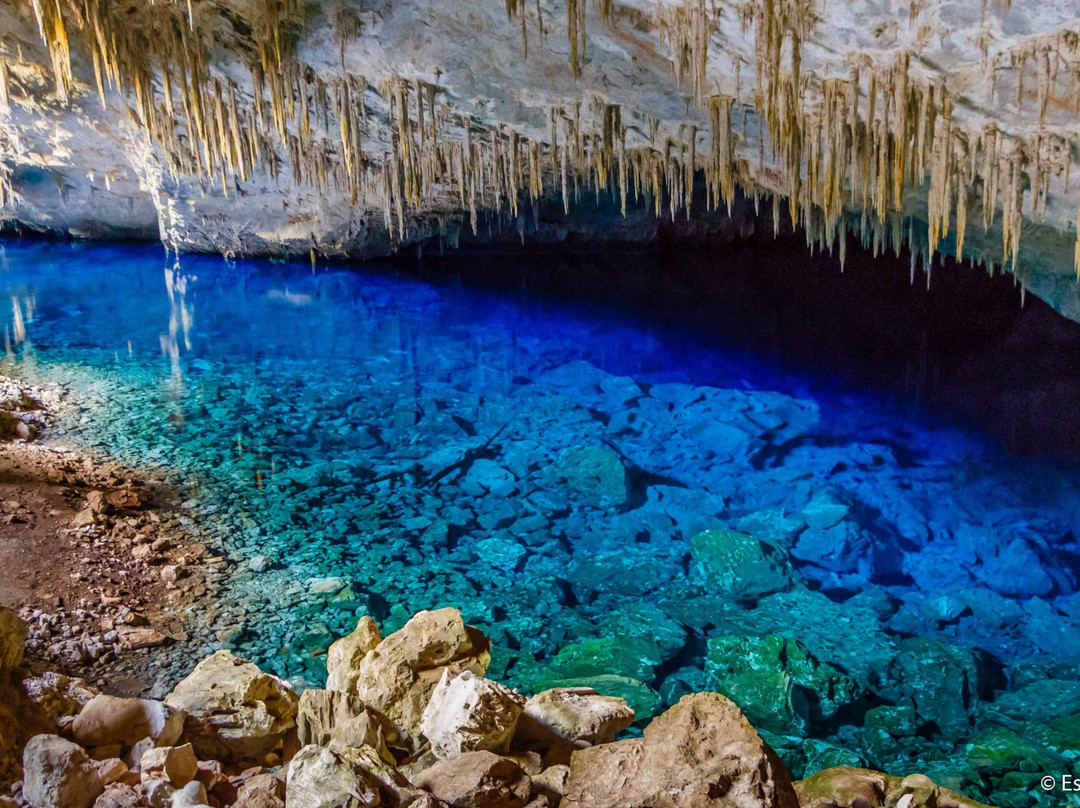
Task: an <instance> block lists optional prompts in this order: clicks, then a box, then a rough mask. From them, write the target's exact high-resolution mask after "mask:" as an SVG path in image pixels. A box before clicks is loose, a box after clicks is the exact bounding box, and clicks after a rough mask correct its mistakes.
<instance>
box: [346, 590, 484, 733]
mask: <svg viewBox="0 0 1080 808" xmlns="http://www.w3.org/2000/svg"><path fill="white" fill-rule="evenodd" d="M490 645H491V644H490V643H489V642H488V640H487V638H486V637H484V635H483V634H481V633H480V632H479V631H477V630H476V629H474V628H472V627H471V626H466V625H465V623H464V621H463V620H462V619H461V612H459V611H458V610H457V609H439V610H438V611H423V612H419V613H417V614H416V615H414V616H413V617H412V619H411V620H409V622H407V623H406V624H405V625H404V626H403V627H402V628H401V629H400V630H399V631H395V632H394V633H393V634H391V635H390V636H388V637H386V638H385V639H384V640H383V641H382V642H380V643H379V645H378V647H377V648H375V650H374V651H370V652H369V653H368V654H367V656H365V657H364V658H363V660H362V661H361V662H360V664H359V665H358V666H357V679H356V694H357V696H359V697H360V700H361V701H362V702H363V703H364V704H365V705H368V706H370V707H373V708H374V709H376V710H378V711H379V712H380V713H382V714H383V715H385V716H386V717H388V718H389V719H390V720H391V721H392V722H393V724H394V726H395V727H396V728H397V730H398V731H399V732H400V733H401V735H402V737H403V739H405V740H407V741H410V742H416V741H417V740H418V739H419V735H420V722H421V719H422V717H423V713H424V708H425V707H426V706H427V703H428V699H429V698H430V696H431V691H433V690H434V689H435V686H436V685H437V684H438V683H439V680H440V679H441V678H442V672H443V669H444V668H447V667H450V668H453V669H454V670H455V671H456V672H460V671H471V672H472V673H475V674H477V675H478V676H482V675H483V674H484V673H485V672H486V671H487V667H488V664H489V663H490V662H491V655H490V653H489V649H490Z"/></svg>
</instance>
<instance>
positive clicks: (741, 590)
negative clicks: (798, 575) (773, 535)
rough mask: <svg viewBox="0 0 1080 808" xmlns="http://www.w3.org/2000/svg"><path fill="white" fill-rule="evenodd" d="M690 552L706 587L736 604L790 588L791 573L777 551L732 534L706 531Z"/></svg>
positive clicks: (766, 543)
mask: <svg viewBox="0 0 1080 808" xmlns="http://www.w3.org/2000/svg"><path fill="white" fill-rule="evenodd" d="M690 552H691V555H692V556H693V559H694V561H695V562H697V564H698V566H699V567H700V569H701V572H702V574H703V575H704V576H705V580H706V581H707V583H708V584H709V585H710V586H712V587H714V588H716V589H717V590H718V591H719V592H720V593H722V594H725V595H728V596H730V597H732V598H735V599H736V600H755V599H757V598H760V597H764V596H765V595H769V594H772V593H773V592H782V591H784V590H786V589H788V588H790V586H791V584H792V581H793V578H794V576H793V571H792V568H791V565H790V564H789V562H788V559H787V554H786V553H785V552H784V550H782V549H781V548H780V547H778V546H776V545H774V544H770V543H768V542H764V541H761V540H760V539H756V538H754V537H753V536H749V535H747V534H746V533H736V532H735V531H733V530H720V529H717V530H706V531H704V532H702V533H698V534H697V535H696V536H694V537H693V538H692V539H691V540H690Z"/></svg>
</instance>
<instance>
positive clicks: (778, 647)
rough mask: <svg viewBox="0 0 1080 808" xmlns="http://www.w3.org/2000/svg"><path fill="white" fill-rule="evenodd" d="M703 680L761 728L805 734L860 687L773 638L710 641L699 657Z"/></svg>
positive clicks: (792, 643) (798, 646)
mask: <svg viewBox="0 0 1080 808" xmlns="http://www.w3.org/2000/svg"><path fill="white" fill-rule="evenodd" d="M705 673H706V682H707V684H708V686H709V687H711V688H715V689H716V690H719V691H720V692H721V693H723V694H724V695H726V696H728V697H729V698H731V699H732V700H734V701H735V702H736V703H737V704H738V705H739V706H740V707H741V708H742V709H743V710H744V711H745V712H746V715H747V716H748V717H749V718H750V720H751V721H753V722H754V725H755V726H757V727H758V728H760V729H763V730H769V731H770V732H775V733H778V734H781V735H791V734H799V735H801V734H805V733H806V731H807V730H808V729H809V727H810V725H811V724H813V723H815V722H820V721H822V720H825V719H829V718H832V717H833V716H834V715H836V713H837V711H838V710H839V709H840V708H842V707H843V706H845V705H847V704H851V703H852V702H854V701H855V699H856V698H857V697H858V695H859V692H860V688H859V686H858V685H857V684H855V682H853V681H852V680H851V679H850V678H848V677H847V676H845V675H844V674H843V673H841V672H840V671H839V670H837V669H836V668H834V667H833V666H832V665H829V664H827V663H823V662H819V661H818V659H817V658H816V657H815V656H814V655H813V654H811V653H810V651H809V649H807V647H806V646H805V645H803V644H802V643H801V642H799V641H797V640H794V639H790V638H788V637H782V636H779V635H776V634H767V635H765V636H764V637H714V638H713V639H711V640H709V642H708V652H707V655H706V658H705Z"/></svg>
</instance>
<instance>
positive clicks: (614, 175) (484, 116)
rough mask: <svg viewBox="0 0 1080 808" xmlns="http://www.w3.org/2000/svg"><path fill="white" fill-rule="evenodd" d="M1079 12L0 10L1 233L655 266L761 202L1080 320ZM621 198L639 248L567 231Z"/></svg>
mask: <svg viewBox="0 0 1080 808" xmlns="http://www.w3.org/2000/svg"><path fill="white" fill-rule="evenodd" d="M1078 16H1080V14H1078V7H1077V5H1076V3H1075V0H1067V1H1066V2H1062V3H1058V4H1051V5H1046V4H1044V5H1042V6H1039V8H1038V10H1037V11H1036V10H1035V9H1033V8H1029V7H1025V6H1021V5H1019V4H1017V5H1011V4H1010V3H1008V2H999V1H998V0H995V2H989V0H984V2H982V3H981V4H978V3H970V2H960V1H959V0H911V2H904V3H900V2H896V3H893V2H889V3H886V4H884V5H882V4H870V3H866V2H864V0H842V1H841V2H835V3H831V4H829V5H827V6H826V4H825V3H823V2H821V0H817V1H816V2H815V0H770V2H764V3H757V2H711V1H710V2H706V0H645V1H644V2H632V3H631V2H616V0H599V2H596V3H588V2H586V0H565V2H556V0H539V2H537V3H535V4H534V3H527V2H523V1H522V0H506V2H504V3H499V2H495V1H494V0H483V2H478V3H469V4H459V3H447V2H439V3H433V2H423V0H339V1H338V2H333V3H329V4H325V5H307V4H303V3H298V2H295V0H265V1H264V2H241V3H222V2H219V1H218V0H189V2H186V3H180V2H166V3H156V4H155V3H148V2H142V1H140V2H134V3H121V2H118V0H59V1H58V2H45V1H44V0H42V1H41V2H34V3H31V4H26V3H21V2H15V0H5V2H3V3H0V30H2V31H4V35H3V36H2V37H0V215H3V216H4V217H5V218H8V219H9V220H11V221H12V222H15V223H19V224H22V225H25V226H28V227H32V228H36V229H43V230H48V231H53V232H62V233H70V234H75V235H82V236H91V237H101V236H113V237H115V236H125V235H139V236H154V237H158V238H160V239H162V240H163V241H164V242H165V243H166V244H167V245H168V246H170V247H172V248H175V249H183V250H204V251H213V252H220V253H223V254H226V255H240V254H280V253H283V252H284V253H288V254H293V255H298V254H310V256H311V257H312V259H313V260H314V259H316V258H317V257H319V256H333V257H338V256H354V257H355V256H365V255H374V254H385V253H388V252H391V251H393V250H395V249H398V248H399V247H401V246H402V245H405V244H409V243H414V242H422V241H424V240H426V239H429V238H432V237H439V238H445V239H448V240H449V241H450V242H451V243H454V242H456V241H457V239H458V238H459V236H460V235H461V234H462V233H468V232H472V233H477V232H480V231H481V230H485V231H486V230H487V224H494V225H495V226H496V227H499V226H505V227H506V228H507V229H510V230H514V231H519V232H520V233H521V234H522V236H524V235H525V234H526V233H534V232H537V231H538V230H539V231H540V233H539V235H540V237H542V238H560V237H565V235H566V233H568V232H570V231H573V230H575V229H581V230H584V231H585V232H586V233H587V234H588V235H590V236H591V237H593V238H605V237H619V238H630V239H633V240H643V239H649V238H651V236H652V234H653V233H654V232H655V225H654V224H652V223H651V220H650V216H652V217H661V216H662V217H670V218H671V219H673V220H675V219H678V218H680V217H681V218H685V217H686V216H698V215H700V214H702V213H703V212H705V211H707V210H715V209H719V208H724V209H726V210H728V211H730V210H731V206H732V203H733V201H734V200H735V198H736V195H737V193H738V192H739V191H741V192H742V193H744V194H746V195H747V196H748V197H750V198H752V199H753V201H754V204H755V206H758V205H760V204H761V203H764V204H765V205H766V206H767V207H768V206H771V209H772V220H773V226H775V227H778V226H780V223H781V218H782V217H783V218H787V219H790V220H791V221H793V222H796V223H798V224H799V225H801V226H802V227H803V228H804V229H805V231H806V233H807V236H808V239H809V240H810V241H811V242H813V243H814V244H817V245H820V246H823V247H826V248H828V249H832V250H836V251H837V252H838V253H839V254H840V256H841V257H842V256H843V255H844V251H845V249H846V244H847V235H848V234H849V233H853V234H854V235H855V237H858V238H859V239H860V240H862V241H863V242H864V243H865V244H867V245H872V247H873V248H874V249H875V250H882V249H887V248H894V249H897V250H899V249H900V247H901V245H902V244H907V245H908V246H909V247H910V248H911V255H912V266H913V272H914V269H915V267H916V266H917V265H919V264H921V265H922V266H923V267H924V268H925V269H926V271H927V275H929V274H930V269H931V266H932V265H933V264H934V262H935V258H934V256H935V253H937V252H939V251H942V252H949V253H953V254H956V255H960V256H964V257H970V258H973V259H976V260H979V261H983V262H986V263H989V264H994V265H998V266H1002V267H1005V268H1007V269H1008V270H1009V271H1012V272H1014V273H1015V274H1016V276H1017V277H1018V278H1019V279H1020V281H1021V282H1022V283H1024V284H1025V285H1026V286H1027V287H1030V288H1031V289H1032V290H1033V291H1034V292H1035V293H1037V294H1039V295H1041V296H1043V297H1045V298H1046V299H1047V300H1048V301H1050V302H1051V303H1053V304H1054V305H1055V306H1056V307H1058V308H1059V309H1060V310H1062V311H1064V312H1065V313H1066V314H1068V315H1070V316H1073V317H1077V316H1080V297H1078V295H1077V290H1076V284H1075V283H1074V282H1073V280H1072V276H1073V275H1074V274H1075V272H1076V271H1077V270H1078V268H1080V239H1078V236H1077V233H1076V232H1075V223H1076V220H1077V217H1078V202H1080V191H1078V189H1077V188H1076V187H1075V183H1074V181H1073V180H1072V175H1074V174H1075V173H1076V171H1075V170H1074V169H1075V163H1076V159H1077V157H1076V150H1077V130H1076V126H1075V116H1076V114H1077V109H1076V98H1078V97H1080V92H1078V87H1080V27H1078V25H1077V18H1078ZM695 183H696V185H695ZM601 196H603V197H604V198H605V199H607V198H610V199H611V201H612V207H614V209H615V210H617V211H619V212H620V213H621V214H622V215H623V216H627V217H628V218H627V220H626V223H625V224H619V223H617V222H613V221H611V220H610V219H608V220H606V221H601V220H596V219H595V217H594V219H593V220H592V221H588V220H586V221H579V220H577V219H575V218H573V217H572V216H570V213H569V212H570V211H571V210H572V209H573V208H574V207H576V206H578V205H582V204H585V203H586V202H589V201H590V200H591V202H590V204H592V203H595V202H596V201H597V200H599V198H600V197H601ZM781 202H785V204H784V205H783V207H784V208H785V209H786V211H785V210H782V209H781V207H782V206H781ZM484 220H487V224H485V225H484V226H483V227H481V223H482V222H483V221H484ZM542 221H543V224H542V223H541V222H542Z"/></svg>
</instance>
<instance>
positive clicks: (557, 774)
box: [532, 763, 570, 805]
mask: <svg viewBox="0 0 1080 808" xmlns="http://www.w3.org/2000/svg"><path fill="white" fill-rule="evenodd" d="M569 778H570V767H569V766H567V765H565V764H561V763H556V764H555V765H554V766H548V767H547V768H546V769H544V770H543V771H542V772H540V773H539V774H535V775H533V778H532V781H533V787H534V788H535V789H536V791H537V793H539V794H544V795H546V796H547V797H548V798H549V799H550V800H551V801H552V803H553V804H555V805H557V804H558V802H559V800H561V799H562V796H563V792H564V791H565V790H566V781H567V780H568V779H569Z"/></svg>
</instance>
